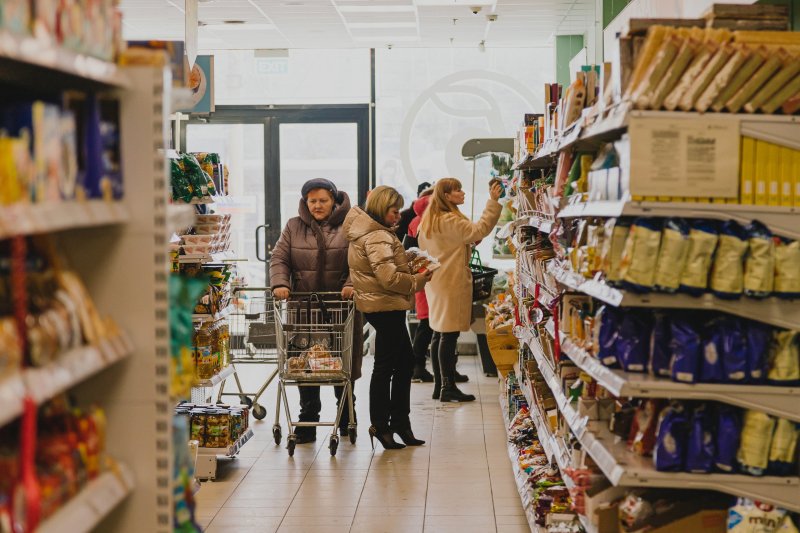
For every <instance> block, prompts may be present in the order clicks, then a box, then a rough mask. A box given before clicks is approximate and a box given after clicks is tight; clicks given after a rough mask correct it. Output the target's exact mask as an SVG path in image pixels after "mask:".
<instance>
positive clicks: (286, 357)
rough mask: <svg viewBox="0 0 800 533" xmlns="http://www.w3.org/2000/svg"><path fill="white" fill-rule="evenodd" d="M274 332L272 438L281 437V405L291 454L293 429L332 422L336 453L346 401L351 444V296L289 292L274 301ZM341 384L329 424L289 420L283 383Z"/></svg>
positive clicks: (353, 433)
mask: <svg viewBox="0 0 800 533" xmlns="http://www.w3.org/2000/svg"><path fill="white" fill-rule="evenodd" d="M273 306H274V315H275V332H276V339H277V345H278V378H279V380H278V405H277V407H276V409H275V426H274V427H273V436H274V437H275V443H276V444H279V443H280V441H281V426H280V403H281V401H283V404H284V408H285V411H286V423H287V424H288V426H289V435H288V437H287V449H288V450H289V455H290V456H292V455H294V449H295V446H296V444H297V437H296V436H295V432H294V429H295V428H296V427H308V426H314V427H316V426H332V427H333V431H332V433H331V436H330V444H329V446H328V447H329V449H330V452H331V455H336V450H337V448H338V447H339V421H340V420H341V418H342V413H343V412H344V408H345V403H346V404H347V408H348V409H349V413H350V419H349V420H350V423H349V425H348V433H349V436H350V442H351V443H353V444H355V442H356V424H355V413H354V412H353V390H352V383H351V381H350V378H351V375H352V362H353V358H352V352H353V322H354V314H355V312H354V307H353V302H352V300H342V299H341V295H340V294H339V293H330V292H327V293H293V294H292V296H291V299H290V300H287V301H278V300H273ZM287 386H294V387H321V386H330V387H343V389H344V390H343V393H342V399H341V401H340V402H339V409H338V410H337V412H336V420H334V421H333V422H322V421H320V422H300V421H296V422H295V421H293V420H292V414H291V410H290V409H289V403H288V401H287V397H286V387H287Z"/></svg>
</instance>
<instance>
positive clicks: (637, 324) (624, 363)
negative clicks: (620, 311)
mask: <svg viewBox="0 0 800 533" xmlns="http://www.w3.org/2000/svg"><path fill="white" fill-rule="evenodd" d="M651 333H652V326H651V324H650V320H649V317H648V316H647V315H646V314H645V313H641V312H637V311H628V312H625V313H624V315H623V317H622V322H621V323H620V325H619V335H617V340H616V343H615V348H616V353H617V361H618V362H619V364H620V366H621V367H622V368H623V370H625V371H626V372H645V371H646V369H647V363H648V360H649V355H650V336H651Z"/></svg>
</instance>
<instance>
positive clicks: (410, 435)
mask: <svg viewBox="0 0 800 533" xmlns="http://www.w3.org/2000/svg"><path fill="white" fill-rule="evenodd" d="M392 431H393V432H395V433H397V436H398V437H400V440H402V441H403V443H404V444H405V445H406V446H422V445H423V444H425V441H424V440H420V439H418V438H416V437H415V436H414V432H413V431H411V426H409V427H405V428H402V429H401V428H392Z"/></svg>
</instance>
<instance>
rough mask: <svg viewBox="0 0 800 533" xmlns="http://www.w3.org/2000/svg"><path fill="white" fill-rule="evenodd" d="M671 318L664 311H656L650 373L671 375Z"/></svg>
mask: <svg viewBox="0 0 800 533" xmlns="http://www.w3.org/2000/svg"><path fill="white" fill-rule="evenodd" d="M671 337H672V334H671V332H670V319H669V317H668V316H667V315H665V314H663V313H656V314H655V317H654V320H653V333H652V335H650V368H649V370H650V373H651V374H653V375H656V376H661V377H669V361H670V349H669V340H670V338H671Z"/></svg>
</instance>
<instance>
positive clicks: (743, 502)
mask: <svg viewBox="0 0 800 533" xmlns="http://www.w3.org/2000/svg"><path fill="white" fill-rule="evenodd" d="M728 532H729V533H797V532H798V530H797V528H796V527H795V526H794V524H793V523H792V518H791V517H790V516H789V513H788V512H787V511H784V510H783V509H776V508H775V507H773V506H772V505H768V504H765V503H761V502H759V503H758V504H756V503H755V502H753V501H751V500H747V499H745V498H739V500H738V502H737V503H736V505H734V506H733V507H731V508H730V509H729V510H728Z"/></svg>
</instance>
